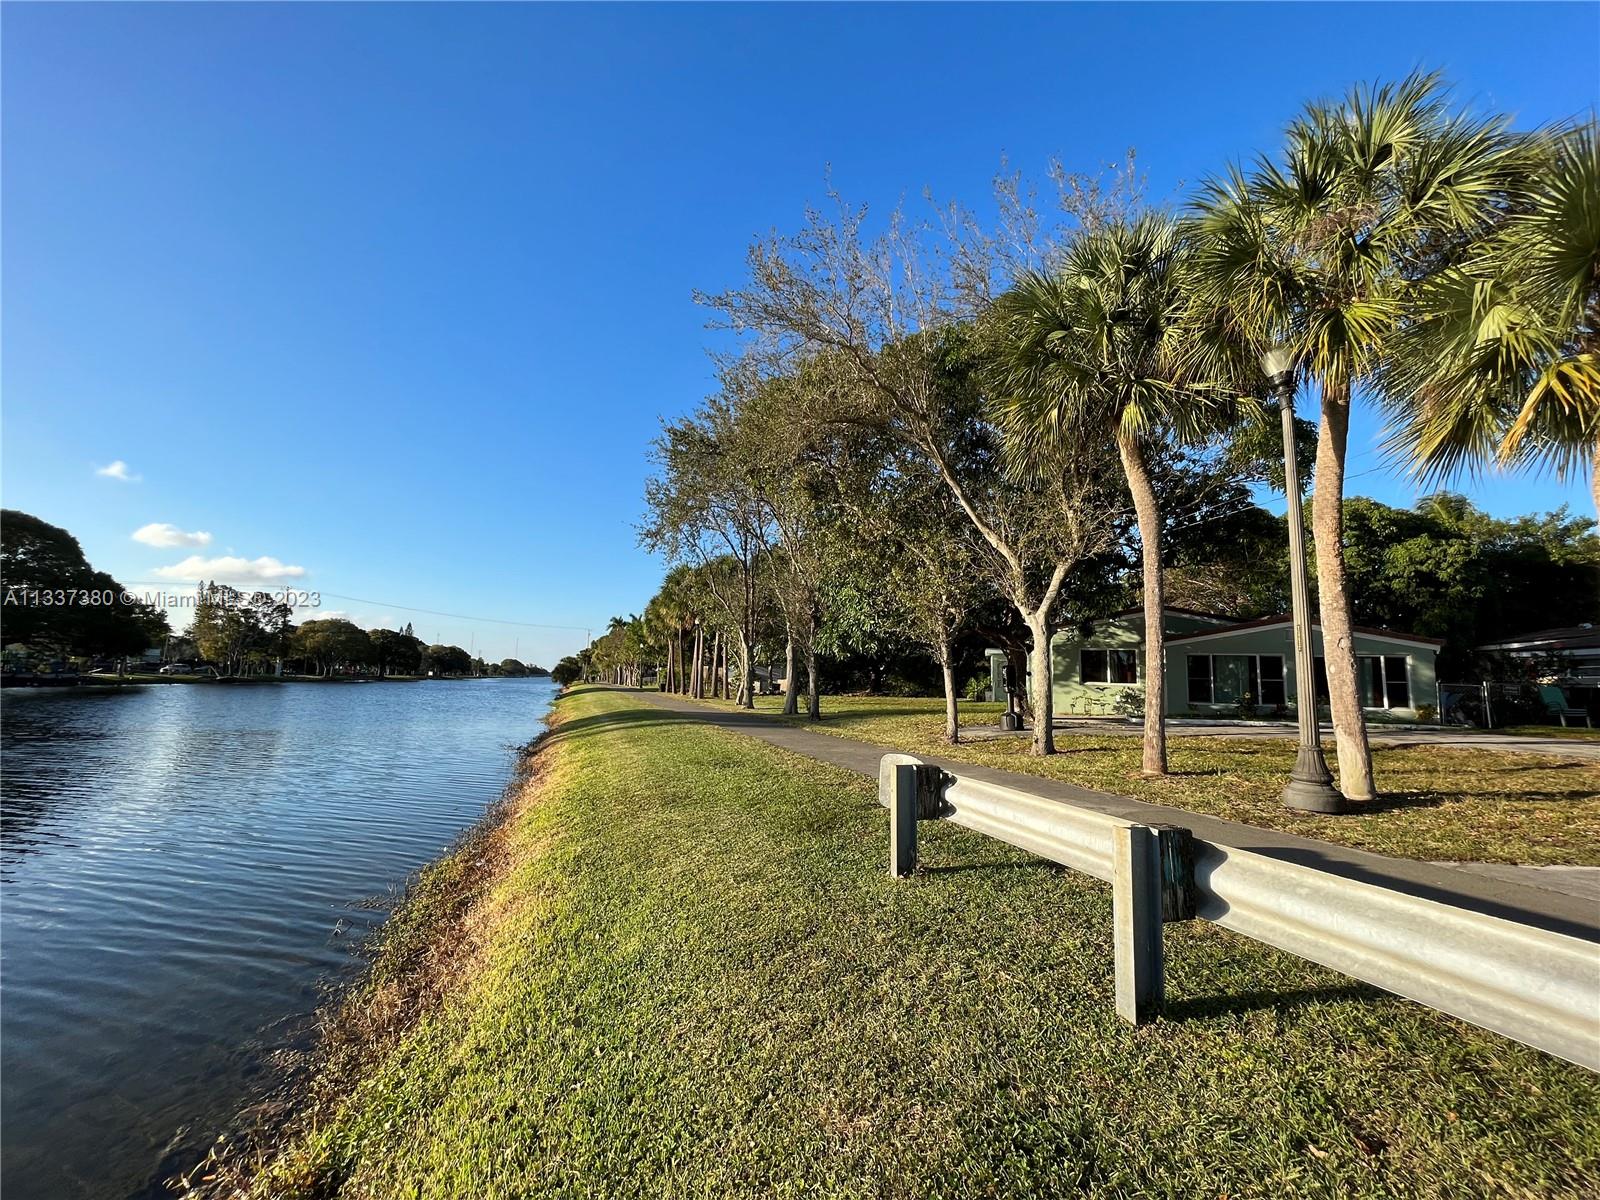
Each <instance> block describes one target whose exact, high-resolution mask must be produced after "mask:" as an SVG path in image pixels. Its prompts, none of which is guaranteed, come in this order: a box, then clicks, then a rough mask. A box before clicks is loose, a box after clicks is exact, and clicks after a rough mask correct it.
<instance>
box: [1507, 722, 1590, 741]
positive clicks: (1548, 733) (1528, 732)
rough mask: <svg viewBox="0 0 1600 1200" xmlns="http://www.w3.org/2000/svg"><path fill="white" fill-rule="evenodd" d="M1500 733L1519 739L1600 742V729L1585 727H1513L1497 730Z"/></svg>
mask: <svg viewBox="0 0 1600 1200" xmlns="http://www.w3.org/2000/svg"><path fill="white" fill-rule="evenodd" d="M1496 732H1498V733H1511V734H1515V735H1516V736H1517V737H1543V738H1572V739H1573V740H1575V741H1600V729H1589V728H1588V727H1586V726H1583V725H1568V726H1566V727H1565V728H1563V727H1562V726H1560V725H1512V726H1510V727H1509V728H1506V729H1501V730H1497V731H1496Z"/></svg>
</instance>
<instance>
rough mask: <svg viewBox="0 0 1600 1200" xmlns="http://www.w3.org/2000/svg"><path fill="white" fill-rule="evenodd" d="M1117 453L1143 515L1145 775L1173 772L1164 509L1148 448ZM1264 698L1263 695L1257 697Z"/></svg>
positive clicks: (1127, 440)
mask: <svg viewBox="0 0 1600 1200" xmlns="http://www.w3.org/2000/svg"><path fill="white" fill-rule="evenodd" d="M1117 453H1118V454H1120V455H1121V456H1122V470H1123V473H1124V474H1125V475H1126V476H1127V477H1128V491H1129V492H1130V493H1131V494H1132V496H1133V511H1134V513H1135V514H1136V515H1137V516H1138V518H1139V556H1140V558H1141V559H1142V565H1143V567H1144V679H1143V680H1142V681H1141V682H1143V684H1144V761H1143V762H1142V763H1141V764H1140V773H1141V774H1144V775H1165V774H1166V773H1167V630H1166V623H1165V621H1164V620H1163V617H1164V616H1165V613H1164V611H1163V610H1164V609H1165V607H1166V594H1165V588H1164V587H1163V586H1162V573H1161V511H1160V509H1159V508H1158V507H1157V504H1156V491H1155V487H1154V486H1153V485H1152V483H1151V482H1150V469H1149V465H1148V464H1147V463H1146V462H1145V457H1144V447H1143V446H1141V445H1140V444H1139V441H1138V439H1137V438H1133V437H1119V438H1118V439H1117ZM1256 699H1258V700H1259V699H1260V697H1259V696H1258V697H1256Z"/></svg>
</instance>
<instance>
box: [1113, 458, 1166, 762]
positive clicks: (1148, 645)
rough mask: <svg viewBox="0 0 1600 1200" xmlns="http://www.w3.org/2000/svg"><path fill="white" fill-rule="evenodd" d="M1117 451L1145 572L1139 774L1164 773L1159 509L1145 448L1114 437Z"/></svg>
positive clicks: (1163, 630)
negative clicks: (1140, 759) (1129, 497)
mask: <svg viewBox="0 0 1600 1200" xmlns="http://www.w3.org/2000/svg"><path fill="white" fill-rule="evenodd" d="M1117 452H1118V453H1119V454H1120V455H1121V456H1122V470H1123V473H1124V474H1125V475H1126V476H1127V477H1128V491H1129V493H1130V494H1131V495H1132V496H1133V511H1134V513H1135V515H1136V516H1137V517H1138V519H1139V557H1140V559H1141V560H1142V565H1143V567H1144V679H1143V680H1142V682H1143V683H1144V761H1143V763H1142V764H1141V766H1140V772H1141V774H1144V775H1165V774H1166V773H1167V630H1166V624H1165V621H1164V620H1163V618H1164V616H1165V611H1164V610H1165V608H1166V589H1165V586H1164V581H1163V578H1162V572H1161V510H1160V508H1159V507H1158V505H1157V502H1156V490H1155V486H1154V485H1153V484H1152V483H1151V481H1150V469H1149V464H1148V463H1146V462H1145V457H1144V447H1143V446H1141V445H1140V444H1139V441H1138V439H1137V438H1133V437H1119V438H1118V439H1117Z"/></svg>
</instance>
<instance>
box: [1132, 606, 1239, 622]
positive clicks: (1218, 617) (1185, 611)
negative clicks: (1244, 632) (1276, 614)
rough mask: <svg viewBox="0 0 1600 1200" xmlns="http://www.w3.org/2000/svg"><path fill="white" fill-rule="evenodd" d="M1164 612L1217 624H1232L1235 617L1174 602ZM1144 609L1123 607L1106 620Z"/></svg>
mask: <svg viewBox="0 0 1600 1200" xmlns="http://www.w3.org/2000/svg"><path fill="white" fill-rule="evenodd" d="M1161 611H1162V612H1164V613H1176V614H1177V615H1178V616H1180V617H1196V618H1198V619H1199V620H1202V621H1215V622H1217V623H1218V624H1219V625H1232V624H1233V623H1234V622H1235V621H1237V620H1238V618H1237V617H1225V616H1223V615H1222V614H1221V613H1211V612H1201V611H1200V610H1199V609H1197V608H1179V607H1178V606H1177V605H1175V604H1168V605H1166V606H1165V607H1164V608H1162V610H1161ZM1142 616H1144V609H1142V608H1125V609H1123V610H1122V611H1121V612H1114V613H1112V614H1111V616H1110V617H1108V618H1107V620H1116V619H1117V618H1118V617H1142Z"/></svg>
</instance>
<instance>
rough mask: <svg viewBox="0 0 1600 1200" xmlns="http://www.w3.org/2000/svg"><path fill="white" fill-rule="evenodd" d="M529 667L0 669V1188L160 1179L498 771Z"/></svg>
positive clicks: (541, 694) (525, 728) (507, 762)
mask: <svg viewBox="0 0 1600 1200" xmlns="http://www.w3.org/2000/svg"><path fill="white" fill-rule="evenodd" d="M553 690H554V689H553V688H552V687H551V686H550V685H549V684H548V682H547V681H543V680H493V681H462V682H459V683H426V684H392V685H383V686H365V687H345V686H332V685H293V684H287V685H280V686H262V687H226V688H224V687H197V686H192V685H191V686H178V685H171V686H160V687H149V688H141V689H130V690H127V691H124V692H121V693H87V692H78V693H72V692H62V693H50V692H36V693H27V692H24V693H18V692H7V694H6V697H5V701H6V702H5V706H4V725H3V745H4V763H3V772H0V823H3V828H4V838H3V840H0V899H3V904H0V964H3V1008H0V1059H3V1062H0V1088H3V1096H0V1106H3V1109H4V1112H5V1125H4V1129H3V1144H0V1164H3V1165H0V1192H4V1193H5V1194H6V1195H7V1197H8V1198H9V1197H10V1196H17V1197H31V1196H51V1197H63V1198H71V1197H87V1198H101V1197H125V1196H155V1195H163V1194H165V1193H164V1192H163V1191H162V1190H161V1189H160V1180H161V1178H162V1177H163V1176H164V1175H166V1174H167V1173H169V1172H170V1171H171V1170H172V1169H173V1167H174V1166H177V1165H181V1164H185V1163H188V1162H190V1161H192V1160H194V1159H195V1158H197V1157H198V1156H199V1155H201V1154H203V1153H204V1149H205V1147H206V1145H207V1144H209V1142H210V1140H211V1138H212V1137H213V1136H214V1135H215V1133H216V1131H217V1129H218V1128H219V1127H220V1126H221V1124H223V1123H224V1122H226V1121H227V1120H228V1118H229V1117H231V1116H232V1114H233V1113H234V1112H236V1111H237V1110H238V1109H239V1108H240V1107H241V1106H242V1105H243V1104H244V1103H246V1102H247V1101H248V1099H249V1097H250V1095H251V1088H252V1086H253V1085H254V1084H255V1082H256V1081H258V1080H259V1078H260V1076H261V1073H262V1062H263V1058H264V1056H265V1055H266V1054H267V1053H269V1052H270V1051H272V1050H273V1049H275V1048H278V1047H280V1046H282V1045H284V1044H287V1043H289V1042H290V1041H292V1040H293V1039H295V1038H298V1037H302V1036H303V1035H304V1031H305V1029H306V1020H305V1018H306V1017H307V1016H308V1015H309V1013H310V1012H311V1011H312V1010H313V1009H314V1007H315V1006H316V1004H317V1002H318V1000H319V999H320V997H321V996H322V995H323V994H324V988H325V987H326V985H328V984H329V983H330V982H333V983H336V982H338V981H339V980H340V979H344V978H348V977H349V975H350V973H351V972H352V971H353V970H354V969H355V967H356V960H355V959H354V957H353V956H352V954H351V945H352V943H353V942H355V941H356V940H357V939H359V938H360V936H361V935H362V934H363V933H365V932H366V931H368V930H370V929H371V928H372V927H373V926H374V925H375V924H376V923H378V922H379V921H381V920H382V918H383V914H384V912H385V910H386V908H387V903H386V902H380V903H379V904H378V905H377V906H376V907H373V906H369V905H368V904H367V901H368V900H369V899H370V898H371V897H374V896H380V897H382V896H391V895H393V894H395V893H396V891H397V889H398V888H400V887H401V886H402V885H403V884H404V882H405V880H406V878H407V876H408V875H409V874H410V873H411V872H413V871H415V870H416V869H417V868H418V867H420V866H422V865H423V864H425V863H427V862H428V861H430V860H431V859H433V858H435V857H437V855H438V854H439V853H440V851H442V850H443V849H444V848H445V847H446V846H448V845H449V843H450V842H451V840H452V839H454V838H455V837H456V836H457V835H458V834H459V833H460V832H461V830H462V829H464V828H465V827H466V826H468V825H470V824H471V823H472V822H473V821H475V820H476V819H477V818H478V817H479V816H480V815H482V813H483V811H484V809H485V808H486V807H487V806H488V805H489V804H490V803H491V802H493V801H494V800H495V799H496V798H497V797H498V796H499V794H500V792H501V791H502V790H503V789H504V787H505V785H506V783H507V782H508V781H509V779H510V777H511V771H512V768H513V765H514V755H513V753H512V751H511V747H514V746H518V745H522V744H524V743H526V742H527V741H528V740H529V739H530V738H531V737H533V736H534V735H535V734H536V733H537V732H538V730H539V727H540V723H541V718H542V717H543V716H544V713H545V711H546V709H547V708H548V705H549V701H550V698H551V696H552V695H553Z"/></svg>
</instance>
